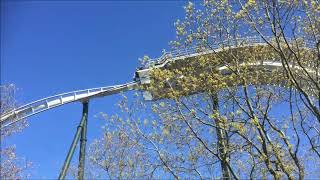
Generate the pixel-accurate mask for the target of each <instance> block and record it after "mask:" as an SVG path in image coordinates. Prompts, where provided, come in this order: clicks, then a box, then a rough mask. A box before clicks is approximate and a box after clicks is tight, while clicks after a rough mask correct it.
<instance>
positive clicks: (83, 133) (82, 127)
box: [59, 101, 88, 179]
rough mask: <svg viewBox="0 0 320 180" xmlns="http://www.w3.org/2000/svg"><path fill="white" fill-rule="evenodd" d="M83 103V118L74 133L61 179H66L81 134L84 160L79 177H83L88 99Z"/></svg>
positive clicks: (82, 158)
mask: <svg viewBox="0 0 320 180" xmlns="http://www.w3.org/2000/svg"><path fill="white" fill-rule="evenodd" d="M82 104H83V110H82V118H81V121H80V124H79V126H78V128H77V132H76V134H75V135H74V138H73V141H72V144H71V146H70V149H69V152H68V155H67V157H66V160H65V161H64V164H63V167H62V169H61V172H60V175H59V179H64V178H65V177H66V174H67V171H68V168H69V165H70V162H71V159H72V157H73V154H74V151H75V149H76V147H77V144H78V142H79V138H80V135H81V139H82V142H81V145H80V146H81V147H80V158H79V159H81V161H83V162H81V161H80V162H79V168H80V164H81V168H82V169H81V170H80V169H79V174H80V171H82V173H81V174H80V175H82V176H81V177H80V176H79V177H78V178H79V179H83V171H84V153H85V144H86V143H85V141H86V137H85V136H86V131H87V130H86V129H87V128H86V125H87V118H88V101H85V102H83V103H82ZM84 139H85V140H84ZM82 149H84V150H82Z"/></svg>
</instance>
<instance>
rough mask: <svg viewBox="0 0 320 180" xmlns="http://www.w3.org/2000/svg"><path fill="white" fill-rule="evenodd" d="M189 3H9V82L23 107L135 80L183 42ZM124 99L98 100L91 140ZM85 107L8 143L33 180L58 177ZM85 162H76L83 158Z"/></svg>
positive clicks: (56, 115)
mask: <svg viewBox="0 0 320 180" xmlns="http://www.w3.org/2000/svg"><path fill="white" fill-rule="evenodd" d="M184 4H185V2H184V1H156V2H155V1H154V2H153V1H150V2H147V1H120V2H116V1H95V2H90V1H33V2H31V1H8V0H5V1H2V4H1V84H5V83H14V84H15V85H16V87H18V89H19V90H18V92H17V100H18V103H19V104H20V105H22V104H25V103H28V102H31V101H34V100H37V99H40V98H43V97H47V96H51V95H54V94H58V93H62V92H68V91H72V90H78V89H86V88H93V87H100V86H108V85H115V84H120V83H125V82H129V81H131V80H132V77H133V74H134V71H135V69H136V68H137V67H138V66H139V61H138V58H140V57H143V56H144V55H145V54H147V55H149V56H150V57H157V56H160V55H161V52H162V49H169V46H168V42H169V41H170V40H173V39H174V38H175V29H174V26H173V23H174V21H175V20H176V19H177V18H182V17H183V15H184V10H183V8H182V7H183V6H184ZM119 97H120V96H117V95H115V96H110V97H105V98H101V99H95V100H93V101H91V102H90V107H89V124H88V139H89V143H90V140H92V139H94V138H97V137H99V135H100V133H101V131H102V130H101V126H102V125H103V122H102V120H101V119H99V118H95V117H94V115H96V114H97V113H99V112H106V113H108V114H113V113H116V111H117V110H116V107H115V103H116V102H117V101H118V100H119ZM81 111H82V106H81V104H80V103H74V104H68V105H65V106H63V107H59V108H56V109H52V110H50V111H47V112H44V113H41V114H38V115H36V116H33V117H31V118H29V125H30V126H29V127H28V128H27V129H25V130H24V131H23V133H20V134H17V135H14V136H13V137H10V138H9V139H8V142H6V143H9V144H16V147H17V153H18V155H19V156H24V157H26V158H27V159H28V160H30V161H32V162H33V163H34V169H33V176H32V177H33V178H57V176H58V174H59V171H60V168H61V166H62V163H63V161H64V159H65V156H66V154H67V151H68V149H69V146H70V144H71V141H72V138H73V135H74V133H75V131H76V127H77V124H78V122H79V121H80V117H81ZM77 158H78V157H77V156H75V157H74V160H77Z"/></svg>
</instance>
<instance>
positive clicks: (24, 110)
mask: <svg viewBox="0 0 320 180" xmlns="http://www.w3.org/2000/svg"><path fill="white" fill-rule="evenodd" d="M268 39H269V40H270V38H268ZM225 44H227V45H228V48H237V47H244V46H267V43H266V42H265V40H264V39H262V38H261V37H246V38H238V39H235V40H233V41H229V42H219V43H214V44H211V45H210V49H201V48H199V47H191V48H184V49H178V50H175V51H170V52H167V53H164V54H163V55H162V56H161V57H159V58H156V59H151V60H150V61H149V62H150V63H149V64H147V65H146V66H145V67H142V68H140V69H139V70H137V71H136V75H135V78H134V81H133V82H129V83H126V84H122V85H115V86H107V87H100V88H92V89H85V90H78V91H71V92H67V93H62V94H58V95H54V96H50V97H47V98H43V99H40V100H37V101H34V102H31V103H29V104H26V105H23V106H21V107H18V108H16V109H14V110H11V111H9V112H6V113H4V114H1V119H0V125H1V127H0V128H4V127H7V126H9V125H11V124H13V123H15V122H17V121H20V120H22V119H25V118H27V117H30V116H32V115H35V114H38V113H40V112H43V111H46V110H49V109H52V108H55V107H58V106H62V105H65V104H68V103H72V102H77V101H80V102H81V101H82V102H83V101H88V100H89V99H92V98H96V97H104V96H108V95H112V94H116V93H119V92H121V91H126V90H131V89H135V88H136V87H137V86H138V84H148V83H149V82H150V76H149V72H150V71H151V70H152V69H154V68H163V67H165V65H166V64H167V63H168V62H170V61H178V60H183V59H187V58H190V57H195V56H199V55H204V54H210V53H214V52H217V51H223V50H224V48H223V47H222V45H225ZM304 47H305V48H312V43H309V42H305V43H304ZM261 65H263V66H267V67H268V68H273V67H280V66H281V63H280V62H279V61H265V62H263V63H262V64H261V63H254V64H252V66H261ZM225 69H226V67H224V66H223V67H220V68H219V70H221V71H223V70H225Z"/></svg>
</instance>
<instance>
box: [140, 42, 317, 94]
mask: <svg viewBox="0 0 320 180" xmlns="http://www.w3.org/2000/svg"><path fill="white" fill-rule="evenodd" d="M266 40H267V41H269V42H272V37H265V39H262V38H261V37H245V38H237V39H234V40H230V41H225V42H217V43H213V44H210V45H208V47H206V48H201V47H197V46H193V47H189V48H184V49H183V48H182V49H177V50H174V51H170V52H165V53H164V54H163V55H162V56H161V57H159V58H155V59H150V60H149V62H148V63H147V64H146V65H145V66H144V67H142V68H140V69H139V70H137V71H136V75H135V80H136V81H138V82H140V84H142V85H144V84H145V85H148V84H149V83H150V82H151V77H150V72H151V71H152V69H155V68H159V69H165V68H168V67H169V66H170V63H171V62H174V63H176V67H177V68H178V67H180V66H181V65H182V64H183V62H184V61H188V60H190V59H194V58H196V57H198V56H203V55H210V54H215V53H219V52H222V51H226V50H230V49H237V48H245V47H255V46H265V47H269V45H268V44H267V43H266ZM288 41H289V42H292V41H294V40H293V39H289V40H288ZM301 47H302V48H303V49H308V50H309V49H312V48H313V47H314V44H313V43H311V42H309V41H304V42H303V44H301ZM242 65H250V66H251V67H253V68H254V67H261V66H263V67H265V68H267V69H276V68H281V67H282V63H281V60H279V59H272V60H271V59H261V60H259V61H257V62H255V63H251V64H245V63H241V64H240V66H242ZM289 67H291V68H295V69H301V67H299V66H295V65H294V64H289ZM218 69H219V70H220V71H221V72H222V73H223V74H228V73H229V72H228V71H229V69H228V66H226V65H222V66H221V67H219V68H218ZM304 70H306V71H307V72H308V73H311V74H316V72H315V71H314V70H313V69H312V68H310V67H305V69H304ZM144 97H145V99H146V100H156V99H157V98H156V97H152V94H151V93H150V92H145V93H144Z"/></svg>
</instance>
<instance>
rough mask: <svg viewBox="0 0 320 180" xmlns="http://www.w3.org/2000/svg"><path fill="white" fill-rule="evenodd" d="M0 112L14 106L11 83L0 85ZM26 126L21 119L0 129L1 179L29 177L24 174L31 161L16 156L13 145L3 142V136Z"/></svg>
mask: <svg viewBox="0 0 320 180" xmlns="http://www.w3.org/2000/svg"><path fill="white" fill-rule="evenodd" d="M0 92H1V101H0V110H1V114H2V113H4V112H7V111H10V110H12V109H13V108H15V107H16V101H15V92H16V88H15V86H14V85H13V84H8V85H1V86H0ZM26 126H27V124H26V121H25V120H24V121H21V122H19V123H16V124H14V125H12V126H10V127H6V128H4V129H1V130H0V133H1V134H0V135H1V137H0V138H1V146H0V147H1V148H0V157H1V161H0V178H1V179H23V178H27V177H29V175H28V174H26V172H27V170H29V169H30V168H31V165H32V164H31V162H29V161H26V160H25V159H23V158H21V157H17V155H16V152H15V146H8V145H6V144H5V143H4V140H5V138H7V137H9V136H10V135H12V134H14V133H18V132H21V131H22V130H23V129H24V128H25V127H26Z"/></svg>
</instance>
